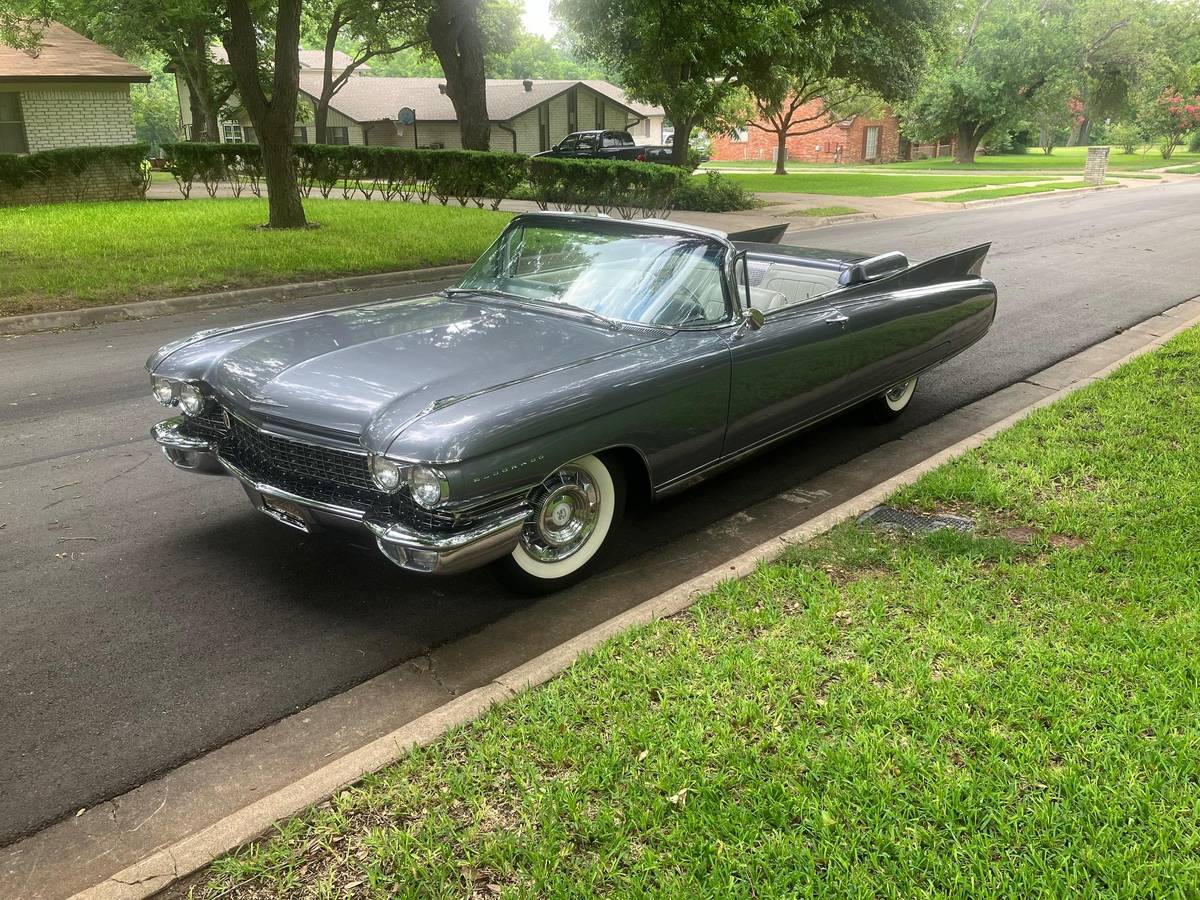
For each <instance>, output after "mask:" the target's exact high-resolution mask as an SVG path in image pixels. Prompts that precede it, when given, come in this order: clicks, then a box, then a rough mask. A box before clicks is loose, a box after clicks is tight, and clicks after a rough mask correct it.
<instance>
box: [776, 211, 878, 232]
mask: <svg viewBox="0 0 1200 900" xmlns="http://www.w3.org/2000/svg"><path fill="white" fill-rule="evenodd" d="M779 218H780V219H783V220H784V221H786V222H788V231H805V230H807V229H809V228H825V227H826V226H829V225H846V224H848V223H850V222H868V221H874V220H875V219H878V218H879V216H877V215H875V213H871V212H860V213H848V214H847V215H844V216H801V217H799V218H792V217H791V216H788V215H787V214H784V215H781V216H779Z"/></svg>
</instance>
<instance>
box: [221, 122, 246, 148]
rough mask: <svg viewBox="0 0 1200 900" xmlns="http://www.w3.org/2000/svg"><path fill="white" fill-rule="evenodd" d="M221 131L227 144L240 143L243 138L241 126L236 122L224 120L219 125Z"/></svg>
mask: <svg viewBox="0 0 1200 900" xmlns="http://www.w3.org/2000/svg"><path fill="white" fill-rule="evenodd" d="M221 132H222V134H223V135H224V140H225V143H227V144H240V143H241V142H242V140H243V136H242V126H241V125H239V124H237V123H236V122H226V123H225V124H224V125H222V126H221Z"/></svg>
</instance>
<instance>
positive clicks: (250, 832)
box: [74, 298, 1200, 900]
mask: <svg viewBox="0 0 1200 900" xmlns="http://www.w3.org/2000/svg"><path fill="white" fill-rule="evenodd" d="M1197 323H1200V298H1196V299H1193V300H1189V301H1187V302H1186V303H1183V304H1180V305H1178V306H1176V307H1173V308H1172V309H1169V310H1166V311H1165V312H1163V313H1161V314H1160V315H1158V316H1154V317H1152V318H1150V319H1148V320H1146V321H1145V322H1142V323H1140V324H1138V325H1135V326H1133V327H1132V328H1130V329H1128V330H1126V331H1124V332H1122V333H1119V334H1117V335H1116V336H1115V337H1113V338H1110V339H1109V340H1107V341H1104V342H1101V343H1100V344H1096V345H1094V346H1092V347H1089V348H1088V349H1086V350H1083V351H1082V352H1080V353H1078V354H1076V355H1075V356H1072V357H1069V358H1068V359H1065V360H1063V361H1061V362H1059V363H1056V364H1055V365H1053V366H1051V367H1049V368H1048V369H1045V370H1043V371H1042V372H1040V373H1038V374H1037V375H1034V376H1031V377H1030V378H1028V379H1026V380H1025V382H1024V383H1023V384H1024V385H1025V386H1026V387H1029V388H1030V389H1037V390H1039V391H1040V393H1041V396H1040V397H1039V398H1038V399H1036V400H1034V401H1033V402H1031V403H1028V404H1026V405H1024V406H1023V407H1021V408H1019V409H1017V411H1016V412H1013V413H1012V414H1010V415H1008V416H1006V417H1004V418H1002V419H1000V420H999V421H996V422H994V423H992V424H990V425H987V426H985V427H983V428H980V429H979V430H977V431H976V432H974V433H973V434H971V435H969V436H968V437H966V438H964V439H962V440H959V441H957V442H956V443H954V444H952V445H950V446H948V447H946V448H944V449H943V450H940V451H938V452H936V453H934V454H932V455H930V456H928V457H926V458H925V459H923V460H922V461H921V462H919V463H917V464H916V465H913V466H911V467H910V468H908V469H905V470H904V471H902V472H900V473H899V474H897V475H895V476H893V477H891V478H888V479H887V480H885V481H883V482H881V483H879V484H876V485H875V486H874V487H872V488H870V489H868V490H866V491H863V492H862V493H860V494H858V495H857V496H855V497H853V498H851V499H850V500H847V501H846V502H844V503H842V504H840V505H839V506H836V507H834V508H832V509H830V510H828V511H827V512H824V513H822V514H820V515H818V516H816V517H814V518H812V519H810V520H808V521H807V522H805V523H803V524H802V525H800V526H798V527H796V528H793V529H791V530H789V531H787V532H785V533H783V534H781V535H779V536H777V537H775V538H772V539H771V540H768V541H766V542H764V543H762V544H759V545H758V546H756V547H754V548H752V549H750V550H748V551H746V552H745V553H743V554H741V555H740V556H737V557H735V558H734V559H731V560H729V561H727V562H725V563H722V564H721V565H719V566H716V567H714V568H712V569H710V570H708V571H707V572H704V573H703V574H701V575H699V576H697V577H695V578H692V579H690V580H688V581H686V582H684V583H683V584H680V585H678V586H676V587H674V588H672V589H670V590H668V591H665V592H664V593H662V594H659V595H658V596H656V597H653V598H651V599H650V600H647V601H645V602H644V603H641V604H639V605H637V606H635V607H633V608H631V609H629V610H627V611H625V612H623V613H621V614H619V615H617V616H614V617H612V618H610V619H608V620H607V621H605V622H602V623H600V624H599V625H597V626H595V627H593V628H590V629H588V630H587V631H585V632H583V633H581V634H579V635H577V636H576V637H573V638H571V639H569V640H567V641H564V642H563V643H561V644H559V645H558V646H556V647H554V648H552V649H550V650H548V651H546V652H545V653H542V654H541V655H540V656H537V657H535V658H533V659H531V660H529V661H528V662H526V663H524V664H522V665H519V666H517V667H516V668H514V669H511V670H510V671H508V672H507V673H505V674H503V675H500V676H498V677H496V678H495V679H493V680H492V681H491V682H490V683H488V684H485V685H484V686H482V687H479V688H476V689H475V690H472V691H469V692H468V693H465V694H463V695H461V696H459V697H456V698H455V699H453V700H451V701H450V702H448V703H446V704H444V705H442V706H440V707H438V708H437V709H434V710H433V711H431V712H429V713H427V714H425V715H422V716H420V717H419V718H416V719H414V720H412V721H411V722H409V723H407V724H405V725H403V726H402V727H400V728H397V729H395V730H394V731H392V732H390V733H388V734H385V735H383V736H382V737H379V738H378V739H376V740H373V741H371V742H369V743H367V744H366V745H365V746H362V747H360V748H358V749H356V750H352V751H350V752H349V753H347V754H346V755H344V756H342V757H340V758H339V759H336V760H334V761H333V762H331V763H329V764H328V765H325V766H323V767H321V768H319V769H317V770H315V771H313V772H311V773H310V774H308V775H306V776H305V777H303V778H301V779H299V780H298V781H295V782H294V783H292V784H290V785H288V786H286V787H284V788H283V789H281V790H278V791H275V792H273V793H271V794H269V795H267V796H264V797H262V798H260V799H258V800H255V801H254V802H251V803H249V804H248V805H246V806H245V807H243V808H242V809H240V810H238V811H237V812H234V813H232V814H230V815H227V816H225V817H224V818H222V819H220V820H219V821H217V822H215V823H213V824H212V825H209V826H208V827H206V828H203V829H202V830H200V831H198V832H196V833H195V834H192V835H189V836H188V837H185V838H183V839H182V840H179V841H177V842H176V843H174V844H171V845H169V846H166V847H164V848H163V849H161V850H159V851H157V852H155V853H153V854H151V855H150V856H148V857H146V858H145V859H143V860H141V861H140V862H138V863H136V864H135V865H132V866H129V867H128V868H125V869H123V870H121V871H120V872H117V873H116V874H114V875H112V876H111V877H109V878H107V879H106V880H104V881H103V882H101V883H99V884H96V885H94V886H93V887H90V888H88V889H86V890H84V891H81V892H79V893H78V894H76V895H74V896H75V897H76V898H79V900H84V898H86V900H142V898H145V897H150V896H153V895H154V894H156V893H159V892H160V891H163V890H164V889H166V888H167V887H169V886H170V885H172V884H176V883H177V882H179V881H180V880H182V879H184V878H187V877H189V876H192V875H194V874H195V873H197V872H200V871H201V870H203V869H204V868H205V867H206V866H208V865H209V864H210V863H211V862H212V861H213V860H214V859H216V858H217V857H218V856H220V855H222V854H224V853H227V852H229V851H230V850H233V849H235V848H237V847H239V846H241V845H242V844H245V843H246V842H248V841H251V840H253V839H255V838H257V837H259V836H261V835H262V834H264V833H265V832H266V831H268V830H269V829H270V828H271V826H272V825H273V824H274V823H275V822H277V821H278V820H280V819H284V818H287V817H289V816H293V815H296V814H298V813H301V812H303V811H304V810H305V809H307V808H308V807H310V806H313V805H314V804H317V803H321V802H323V801H324V800H326V799H328V798H329V797H330V796H331V795H333V794H335V793H336V792H338V791H339V790H342V789H343V788H345V787H347V786H349V785H351V784H353V783H354V782H356V781H357V780H359V779H360V778H361V777H362V776H364V775H366V774H367V773H369V772H373V771H376V770H378V769H380V768H383V767H384V766H387V765H389V764H391V763H394V762H395V761H396V760H398V759H400V758H402V757H403V756H404V755H405V754H407V753H408V752H409V751H410V750H411V749H412V748H414V747H419V746H425V745H428V744H431V743H433V742H434V741H436V740H438V739H439V738H441V737H442V736H443V735H445V734H446V733H447V732H448V731H450V730H451V729H453V728H456V727H458V726H460V725H463V724H465V723H467V722H470V721H471V720H472V719H475V718H476V717H478V716H480V715H481V714H483V713H484V712H486V711H487V710H488V709H489V708H491V707H492V706H493V705H494V704H497V703H503V702H505V701H506V700H509V699H510V698H512V697H514V696H515V695H517V694H518V693H521V692H522V691H526V690H528V689H530V688H532V687H536V686H538V685H540V684H544V683H545V682H547V681H549V680H550V679H551V678H553V677H554V676H555V675H558V674H559V673H561V672H563V671H564V670H565V669H567V668H568V667H569V666H570V665H571V664H572V663H574V662H575V660H577V659H579V657H580V656H582V655H583V654H585V653H588V652H589V651H591V650H594V649H595V648H596V647H598V646H600V645H601V644H602V643H604V642H605V641H607V640H608V639H610V638H612V637H614V636H616V635H619V634H621V633H622V632H624V631H627V630H628V629H630V628H635V627H638V626H641V625H646V624H649V623H652V622H654V621H655V620H657V619H660V618H664V617H666V616H672V615H676V614H678V613H680V612H682V611H683V610H686V609H687V608H688V607H690V606H691V605H692V604H693V603H695V602H696V600H697V599H698V598H699V597H701V596H703V595H704V594H705V593H707V592H709V591H710V590H712V589H713V588H714V587H715V586H716V585H718V584H719V583H721V582H722V581H726V580H728V579H731V578H741V577H744V576H746V575H748V574H750V573H751V572H752V571H754V569H755V568H756V567H757V566H759V565H761V564H762V563H764V562H770V561H772V560H774V559H776V558H777V557H779V555H780V554H782V553H783V552H784V551H785V550H786V549H787V548H788V547H790V546H793V545H795V544H798V543H802V542H804V541H808V540H811V539H812V538H814V537H816V536H817V535H820V534H822V533H824V532H825V531H828V530H829V529H831V528H833V527H834V526H835V525H837V524H839V523H841V522H844V521H846V520H847V519H850V518H852V517H855V516H858V515H860V514H862V513H863V512H865V511H867V510H868V509H870V508H871V507H873V506H875V505H877V504H879V503H881V502H883V501H884V500H886V499H887V498H888V497H890V496H891V495H892V494H893V493H894V492H895V491H897V490H898V489H900V488H902V487H904V486H906V485H909V484H912V483H913V482H914V481H916V480H917V479H918V478H919V477H921V476H922V475H924V474H925V473H926V472H929V471H930V470H932V469H935V468H937V467H938V466H940V465H942V464H943V463H945V462H947V461H949V460H951V459H953V458H955V457H957V456H960V455H961V454H963V453H965V452H967V451H968V450H972V449H974V448H975V447H978V446H979V445H981V444H982V443H984V442H985V441H986V440H988V439H989V438H991V437H993V436H994V435H996V434H998V433H999V432H1001V431H1003V430H1005V429H1007V428H1009V427H1011V426H1012V425H1014V424H1016V423H1017V422H1019V421H1021V420H1022V419H1024V418H1025V417H1026V416H1028V415H1029V414H1030V413H1032V412H1033V411H1034V410H1037V409H1040V408H1041V407H1043V406H1047V405H1049V404H1051V403H1054V402H1056V401H1058V400H1061V399H1062V398H1063V397H1066V396H1068V395H1070V394H1072V393H1074V392H1075V391H1077V390H1079V389H1080V388H1082V387H1084V386H1086V385H1088V384H1091V383H1092V382H1094V381H1096V380H1097V379H1100V378H1103V377H1104V376H1105V375H1108V374H1109V373H1111V372H1112V371H1114V370H1115V369H1117V368H1118V367H1120V366H1121V365H1123V364H1125V363H1126V362H1128V361H1130V360H1132V359H1135V358H1136V357H1139V356H1141V355H1143V354H1145V353H1148V352H1150V351H1151V350H1154V349H1155V348H1157V347H1160V346H1161V345H1162V344H1164V343H1166V341H1168V340H1169V339H1170V338H1172V337H1173V336H1175V335H1176V334H1178V333H1180V332H1182V331H1184V330H1186V329H1188V328H1190V327H1192V326H1193V325H1196V324H1197ZM1005 390H1008V389H1005ZM899 440H904V438H900V439H899ZM887 446H888V445H883V447H882V448H880V450H881V452H884V453H886V451H887Z"/></svg>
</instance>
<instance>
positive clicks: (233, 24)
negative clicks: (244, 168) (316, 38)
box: [222, 0, 308, 228]
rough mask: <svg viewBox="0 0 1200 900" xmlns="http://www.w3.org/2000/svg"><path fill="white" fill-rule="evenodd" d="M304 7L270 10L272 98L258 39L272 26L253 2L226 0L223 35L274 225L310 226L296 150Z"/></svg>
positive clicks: (294, 4) (292, 0)
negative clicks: (252, 134) (256, 149)
mask: <svg viewBox="0 0 1200 900" xmlns="http://www.w3.org/2000/svg"><path fill="white" fill-rule="evenodd" d="M300 9H301V0H278V3H277V4H276V6H275V7H274V9H272V10H270V11H271V12H273V13H274V22H273V24H274V29H273V32H274V33H273V43H274V49H273V57H272V60H271V65H270V68H271V77H270V96H268V94H267V91H266V89H265V88H264V86H263V78H262V70H263V69H264V68H266V66H264V65H263V64H262V63H260V61H259V56H258V52H259V44H260V37H261V36H262V35H265V34H269V33H270V32H271V29H267V28H264V27H262V23H261V22H260V21H258V20H257V19H256V17H255V14H254V12H253V11H252V10H251V8H250V3H249V0H228V13H229V21H228V26H227V28H226V29H225V32H224V34H223V35H222V43H223V44H224V45H225V52H226V53H227V54H228V56H229V67H230V69H231V70H232V72H233V77H234V80H235V81H236V82H237V91H238V96H239V97H240V98H241V102H242V106H243V107H244V108H245V110H246V114H247V115H248V116H249V117H250V121H251V123H252V124H253V125H254V131H255V134H257V135H258V143H259V145H260V147H261V150H262V161H263V177H264V180H265V181H266V183H267V201H268V208H269V210H270V221H269V222H268V225H269V227H271V228H303V227H305V226H306V225H307V224H308V223H307V221H306V220H305V217H304V205H303V203H301V201H300V187H299V185H298V184H297V181H296V161H295V157H294V155H293V153H292V137H293V133H294V129H295V124H296V106H297V100H298V97H299V93H300V53H299V48H300ZM263 43H264V45H265V46H267V47H270V45H269V44H266V42H265V41H264V42H263Z"/></svg>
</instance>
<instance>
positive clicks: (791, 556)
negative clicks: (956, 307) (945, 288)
mask: <svg viewBox="0 0 1200 900" xmlns="http://www.w3.org/2000/svg"><path fill="white" fill-rule="evenodd" d="M1197 459H1200V331H1195V330H1193V331H1191V332H1187V333H1185V334H1183V335H1181V336H1179V337H1178V338H1176V339H1174V340H1173V341H1171V342H1169V343H1168V344H1166V345H1165V346H1164V347H1163V348H1161V349H1159V350H1158V351H1156V352H1154V353H1151V354H1148V355H1146V356H1143V357H1140V358H1139V359H1137V360H1135V361H1133V362H1131V363H1130V364H1128V365H1126V366H1124V367H1122V368H1121V369H1119V370H1118V371H1117V372H1115V373H1114V374H1113V375H1111V376H1110V377H1108V378H1107V379H1104V380H1102V381H1099V382H1096V383H1094V384H1092V385H1090V386H1088V387H1086V388H1084V389H1083V390H1081V391H1078V392H1077V393H1075V394H1073V395H1071V396H1069V397H1067V398H1065V399H1064V400H1062V401H1061V402H1059V403H1057V404H1055V405H1053V406H1049V407H1046V408H1043V409H1041V410H1038V411H1036V412H1035V413H1034V414H1032V415H1031V416H1029V417H1028V418H1027V419H1025V420H1024V421H1022V422H1021V423H1019V424H1018V425H1016V426H1015V427H1013V428H1012V429H1010V430H1009V431H1007V432H1004V433H1003V434H1001V435H999V436H997V437H996V438H994V439H992V440H991V441H989V442H988V443H986V444H984V445H983V446H982V447H980V448H979V449H977V450H974V451H972V452H970V453H968V454H966V455H965V456H963V457H961V458H959V459H957V460H955V461H953V462H951V463H948V464H947V465H945V466H942V467H940V468H938V469H936V470H934V471H932V472H930V473H928V474H927V475H926V476H924V477H923V478H922V479H921V480H920V481H918V482H917V483H916V484H915V485H913V486H911V487H909V488H906V489H904V490H902V491H900V492H899V493H898V494H897V495H896V496H895V497H894V498H893V501H892V502H893V503H894V504H895V505H898V506H901V507H904V508H908V509H912V510H920V511H935V510H936V511H949V512H954V513H957V514H961V515H966V516H969V517H971V518H973V519H974V520H975V521H976V522H977V523H978V528H977V530H976V531H974V532H973V533H966V534H963V533H958V532H948V531H942V532H938V533H935V534H932V535H926V536H923V537H915V536H909V535H903V534H898V533H895V532H887V531H876V530H869V529H866V528H863V527H860V526H858V525H857V524H855V523H853V522H849V523H844V524H842V525H840V526H838V527H836V528H835V529H834V530H833V531H831V532H829V533H827V534H826V535H824V536H822V537H821V538H818V539H817V540H815V541H813V542H811V543H809V544H806V545H803V546H797V547H794V548H793V549H792V550H791V551H790V552H789V553H788V554H787V555H785V557H784V558H782V559H781V560H779V561H777V562H776V563H773V564H770V565H764V566H762V567H760V568H759V569H758V570H757V571H756V572H755V573H754V574H753V575H752V576H750V577H748V578H746V579H744V580H742V581H737V582H730V583H726V584H724V585H722V586H721V587H720V588H718V589H717V590H715V591H714V592H713V593H711V594H710V595H708V596H706V597H704V598H701V599H700V600H699V602H697V604H696V605H695V606H694V607H692V608H691V609H689V610H688V611H687V612H686V613H683V614H680V615H678V616H675V617H673V618H671V619H667V620H663V621H660V622H657V623H654V624H653V625H650V626H647V627H643V628H639V629H636V630H634V631H632V632H629V633H627V634H625V635H623V636H621V637H619V638H617V639H614V640H612V641H610V642H608V643H607V644H605V645H603V646H602V647H601V648H600V649H599V650H597V651H596V652H595V653H593V654H591V655H589V656H588V657H586V658H584V659H582V660H581V661H579V662H578V663H577V664H576V665H574V666H573V667H571V668H570V669H569V670H568V671H567V672H565V673H564V674H563V675H562V676H561V677H559V678H557V679H555V680H553V681H552V682H550V683H548V684H547V685H545V686H543V687H541V688H538V689H535V690H531V691H528V692H526V693H524V694H522V695H520V696H519V697H517V698H515V699H514V700H512V701H511V702H509V703H507V704H504V705H502V706H499V707H495V708H493V709H492V710H491V711H490V712H489V713H487V714H486V715H484V716H483V717H481V718H480V719H478V720H476V721H475V722H473V723H472V724H470V725H468V726H465V727H463V728H460V729H458V730H456V731H454V732H452V733H450V734H449V735H447V736H446V737H445V738H444V739H442V740H440V741H438V742H436V743H435V744H433V745H432V746H429V747H427V748H425V749H421V750H417V751H414V752H413V753H411V754H410V755H408V756H406V757H405V758H404V759H403V760H401V761H400V762H398V763H397V764H395V765H393V766H391V767H389V768H387V769H384V770H383V771H381V772H379V773H377V774H374V775H372V776H370V777H368V778H366V779H364V780H363V781H361V782H360V783H359V784H357V785H356V786H354V787H352V788H350V789H348V790H346V791H343V792H341V793H339V794H338V795H336V796H335V797H334V798H332V799H331V800H330V801H329V802H327V803H325V804H322V805H321V806H320V807H318V808H316V809H313V810H311V811H309V812H308V813H307V814H305V815H304V816H302V817H300V818H296V819H294V820H291V821H289V822H286V823H283V824H281V825H279V826H278V828H277V832H276V833H274V834H273V835H271V836H269V837H267V838H265V839H263V840H262V841H260V842H258V843H254V844H252V845H249V846H247V847H245V848H243V849H242V850H241V851H239V852H237V853H235V854H233V855H230V856H227V857H224V858H221V859H219V860H218V861H217V862H216V863H215V864H214V866H213V869H212V870H211V872H210V875H209V879H208V881H207V882H206V883H204V884H202V885H201V886H199V887H198V888H197V889H196V891H195V896H197V897H207V898H218V897H219V898H226V897H236V898H260V897H262V898H266V897H279V896H287V897H299V896H305V897H343V896H354V897H464V896H479V897H482V896H504V897H546V896H554V897H581V898H582V897H592V896H595V895H598V894H600V895H613V896H665V897H690V896H720V897H793V896H811V895H838V896H856V897H873V896H881V895H887V896H905V897H908V896H944V895H950V896H960V897H971V898H974V897H992V896H1001V895H1003V896H1010V897H1026V896H1033V895H1037V896H1057V897H1062V896H1099V895H1115V896H1147V897H1150V896H1153V897H1166V896H1190V895H1192V894H1194V892H1195V889H1196V888H1197V886H1200V821H1198V815H1200V814H1198V812H1197V811H1198V810H1200V654H1197V653H1196V647H1197V646H1200V586H1198V584H1197V572H1200V542H1198V541H1197V540H1196V535H1197V534H1200V492H1198V491H1197V487H1196V485H1197V481H1198V479H1200V472H1198V467H1197V462H1196V461H1197Z"/></svg>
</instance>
